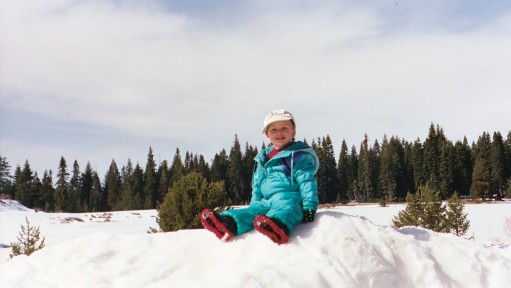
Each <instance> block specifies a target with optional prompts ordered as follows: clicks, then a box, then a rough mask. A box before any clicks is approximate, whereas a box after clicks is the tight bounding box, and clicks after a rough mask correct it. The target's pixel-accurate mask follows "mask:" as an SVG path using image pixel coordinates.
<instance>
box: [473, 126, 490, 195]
mask: <svg viewBox="0 0 511 288" xmlns="http://www.w3.org/2000/svg"><path fill="white" fill-rule="evenodd" d="M490 145H491V141H490V135H489V134H488V133H486V132H483V135H482V136H480V137H479V139H478V140H477V145H476V146H475V149H474V151H475V158H476V159H475V164H474V171H473V173H472V186H471V188H470V194H472V196H473V197H475V198H477V197H481V198H482V199H483V200H486V199H490V198H491V197H492V195H491V184H492V178H491V175H492V173H491V163H490V161H491V158H490Z"/></svg>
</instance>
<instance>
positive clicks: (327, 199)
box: [312, 135, 340, 203]
mask: <svg viewBox="0 0 511 288" xmlns="http://www.w3.org/2000/svg"><path fill="white" fill-rule="evenodd" d="M312 147H313V148H314V150H315V152H316V154H317V156H318V159H319V163H321V164H320V165H319V169H318V172H317V173H316V179H317V181H318V198H319V202H320V203H334V202H335V201H340V196H339V195H338V188H337V185H338V180H337V164H336V162H335V155H334V148H333V145H332V140H331V139H330V136H328V135H327V136H326V137H323V138H322V139H318V143H317V144H316V143H315V142H313V145H312Z"/></svg>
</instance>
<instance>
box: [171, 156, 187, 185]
mask: <svg viewBox="0 0 511 288" xmlns="http://www.w3.org/2000/svg"><path fill="white" fill-rule="evenodd" d="M185 174H186V173H185V167H184V165H183V161H182V160H181V152H180V151H179V148H177V149H176V154H174V159H173V160H172V165H170V169H169V187H172V185H174V183H176V181H177V180H179V179H180V178H181V177H183V176H184V175H185Z"/></svg>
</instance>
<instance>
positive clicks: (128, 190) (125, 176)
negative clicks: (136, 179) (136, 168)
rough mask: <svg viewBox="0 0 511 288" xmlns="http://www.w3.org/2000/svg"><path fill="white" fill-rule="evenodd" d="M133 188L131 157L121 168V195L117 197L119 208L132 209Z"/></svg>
mask: <svg viewBox="0 0 511 288" xmlns="http://www.w3.org/2000/svg"><path fill="white" fill-rule="evenodd" d="M134 194H135V193H134V190H133V164H132V163H131V159H128V163H126V165H125V166H122V168H121V195H120V199H119V205H118V207H119V208H118V209H119V210H132V209H134Z"/></svg>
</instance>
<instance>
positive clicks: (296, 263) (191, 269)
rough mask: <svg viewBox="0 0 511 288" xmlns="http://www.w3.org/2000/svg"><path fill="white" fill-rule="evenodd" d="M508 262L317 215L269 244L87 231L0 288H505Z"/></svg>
mask: <svg viewBox="0 0 511 288" xmlns="http://www.w3.org/2000/svg"><path fill="white" fill-rule="evenodd" d="M509 271H511V260H510V259H509V258H506V257H504V256H503V255H502V254H499V253H498V251H496V250H494V249H488V248H484V247H482V246H481V245H478V244H476V243H474V242H471V241H468V240H464V239H461V238H458V237H455V236H452V235H445V234H437V233H434V232H431V231H428V230H424V229H419V228H413V227H408V228H403V229H400V230H394V229H391V228H388V227H384V226H378V225H375V224H373V223H372V222H371V221H369V220H367V219H365V218H364V217H357V216H350V215H347V214H344V213H341V212H336V211H321V212H320V213H318V214H317V218H316V221H315V222H313V223H308V224H303V225H298V227H296V229H295V232H294V234H293V235H292V236H291V237H290V242H289V243H288V244H285V245H280V246H278V245H275V244H274V243H273V242H271V241H270V240H269V239H267V238H266V237H264V236H263V235H260V234H259V233H257V232H255V231H252V232H250V233H247V234H245V235H243V236H241V237H237V238H235V239H234V240H233V241H231V242H228V243H223V242H221V241H219V240H218V239H217V238H215V236H214V235H213V234H212V233H210V232H208V231H206V230H203V229H200V230H181V231H177V232H170V233H157V234H147V233H133V234H119V233H112V232H97V233H92V234H88V235H85V236H80V237H78V238H76V239H74V240H70V241H66V242H63V243H60V244H56V245H53V246H51V247H47V248H44V249H43V250H40V251H38V252H36V253H34V254H32V255H31V256H30V257H26V256H18V257H15V258H14V259H12V260H10V261H8V262H5V263H0V283H2V287H506V286H507V285H508V284H509V283H510V282H511V274H510V273H509Z"/></svg>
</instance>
